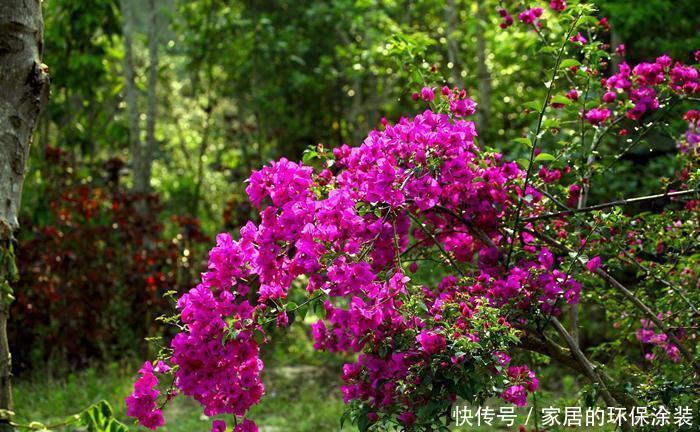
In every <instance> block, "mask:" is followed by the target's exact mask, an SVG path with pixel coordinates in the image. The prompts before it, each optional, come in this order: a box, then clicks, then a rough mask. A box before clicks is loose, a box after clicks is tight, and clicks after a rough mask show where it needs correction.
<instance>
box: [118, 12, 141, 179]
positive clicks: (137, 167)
mask: <svg viewBox="0 0 700 432" xmlns="http://www.w3.org/2000/svg"><path fill="white" fill-rule="evenodd" d="M121 10H122V33H123V37H124V81H125V82H124V93H125V96H126V112H127V115H128V119H129V147H130V149H131V171H132V175H133V179H134V191H135V192H145V185H144V184H143V175H142V174H141V173H142V172H143V166H144V164H143V156H144V155H143V153H144V152H143V151H142V149H141V126H140V122H139V105H138V90H137V88H136V78H135V73H134V52H133V44H134V41H133V28H132V19H133V18H132V14H131V0H121Z"/></svg>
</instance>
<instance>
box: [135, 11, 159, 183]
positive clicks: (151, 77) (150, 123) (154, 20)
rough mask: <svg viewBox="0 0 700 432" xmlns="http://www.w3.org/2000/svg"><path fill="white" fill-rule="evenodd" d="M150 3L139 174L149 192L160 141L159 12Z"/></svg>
mask: <svg viewBox="0 0 700 432" xmlns="http://www.w3.org/2000/svg"><path fill="white" fill-rule="evenodd" d="M148 5H149V8H150V13H151V26H150V27H149V31H148V59H149V66H148V108H147V110H148V112H147V120H146V148H145V149H144V155H143V166H142V167H141V172H140V173H139V175H140V176H141V177H142V178H141V179H140V180H139V185H141V186H142V187H143V188H144V189H143V191H142V192H145V193H148V192H150V190H151V171H152V170H153V157H154V154H155V151H156V149H157V148H158V143H157V142H156V136H155V129H156V116H157V115H158V109H157V107H158V100H157V93H156V90H157V89H158V35H159V30H160V29H159V13H158V5H157V1H156V0H149V1H148Z"/></svg>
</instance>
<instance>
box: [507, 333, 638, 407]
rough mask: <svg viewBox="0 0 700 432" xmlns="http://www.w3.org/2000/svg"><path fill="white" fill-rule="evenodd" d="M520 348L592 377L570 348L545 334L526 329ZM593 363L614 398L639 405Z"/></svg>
mask: <svg viewBox="0 0 700 432" xmlns="http://www.w3.org/2000/svg"><path fill="white" fill-rule="evenodd" d="M520 348H522V349H525V350H528V351H532V352H535V353H538V354H542V355H545V356H547V357H549V358H551V359H553V360H556V361H558V362H559V363H561V364H563V365H564V366H567V367H568V368H570V369H571V370H573V371H576V372H578V373H580V374H581V375H584V376H586V378H588V379H590V377H589V376H588V375H587V374H586V371H585V369H584V368H583V366H581V363H579V362H578V361H577V360H576V359H575V358H574V357H573V355H572V354H571V351H570V350H568V349H566V348H564V347H563V346H561V345H559V344H557V343H556V342H554V341H552V340H551V339H549V338H547V337H546V336H544V335H542V337H538V336H536V335H534V334H533V332H531V331H527V330H525V331H524V332H523V336H522V337H521V338H520ZM591 364H592V365H593V367H594V369H596V370H597V371H598V374H599V377H600V379H601V380H602V381H604V383H605V385H606V386H607V388H608V390H609V391H610V394H611V395H612V396H613V398H615V400H617V401H618V402H619V403H620V404H621V405H624V406H626V407H633V406H637V405H638V404H637V401H636V400H635V399H634V398H633V397H632V396H630V395H629V394H627V393H626V392H624V391H622V390H620V389H618V388H617V386H616V383H615V382H614V380H613V379H612V378H611V377H610V376H609V375H608V374H606V373H605V372H604V371H603V370H601V369H599V365H597V364H595V363H593V362H591Z"/></svg>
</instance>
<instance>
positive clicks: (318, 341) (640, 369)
mask: <svg viewBox="0 0 700 432" xmlns="http://www.w3.org/2000/svg"><path fill="white" fill-rule="evenodd" d="M567 3H569V4H567ZM502 6H503V7H502V8H501V9H500V10H499V13H500V16H501V17H503V23H502V25H501V27H502V28H503V31H504V32H507V31H509V30H508V28H509V27H510V26H511V25H522V26H527V28H531V30H532V37H533V38H539V39H541V43H542V48H541V53H542V55H551V56H552V64H551V69H549V70H547V71H543V74H544V75H546V78H545V80H546V81H545V86H546V88H547V97H546V99H545V100H544V101H539V102H536V103H523V104H522V107H521V108H518V112H519V114H520V115H523V116H531V118H532V129H531V131H530V133H528V134H527V136H523V137H522V138H520V139H519V140H518V141H517V143H516V144H517V146H518V148H519V150H517V151H516V152H515V154H512V155H506V154H502V153H500V152H499V151H496V150H495V149H492V148H489V147H488V146H487V145H486V144H488V143H479V142H478V133H477V130H476V128H475V124H474V123H473V122H472V121H471V120H470V116H471V115H473V114H474V113H475V111H476V110H477V109H478V108H477V103H476V102H475V101H474V100H473V99H472V98H470V97H469V95H468V93H467V92H466V91H465V90H461V89H457V88H449V87H447V86H442V85H439V84H437V83H436V82H434V81H433V80H432V78H431V77H430V76H427V77H425V80H426V81H425V83H424V87H423V88H422V89H421V90H420V91H417V92H416V93H415V94H414V95H413V98H414V99H415V100H416V101H418V103H420V104H424V106H427V109H424V110H423V112H422V113H420V114H417V115H415V116H414V117H412V118H402V119H400V120H398V121H396V122H394V123H392V122H388V121H385V120H383V121H382V127H380V128H379V129H378V130H374V131H372V132H370V133H369V135H368V136H367V138H366V139H365V140H364V142H363V143H362V144H361V145H359V146H356V147H351V146H347V145H344V146H342V147H340V148H336V149H333V150H332V151H328V150H325V149H324V148H323V147H318V148H315V149H311V150H309V152H307V154H306V155H305V157H304V162H303V163H297V162H292V161H289V160H287V159H281V160H279V161H276V162H272V163H271V164H269V165H267V166H265V167H263V168H262V169H261V170H259V171H255V172H254V173H253V174H252V175H251V177H250V179H249V182H248V185H247V189H246V191H247V193H248V196H249V199H250V201H251V203H252V204H253V205H254V206H255V207H256V208H257V209H258V210H259V216H260V219H259V220H260V222H259V223H257V224H256V223H253V222H248V223H247V224H246V225H245V226H243V227H242V228H241V229H240V232H239V233H237V234H236V235H230V234H227V233H224V234H220V235H219V236H218V237H217V242H216V246H215V247H214V248H213V249H212V250H211V252H210V255H209V267H208V270H207V271H206V272H205V273H204V274H203V275H202V281H201V283H200V284H199V285H197V286H196V287H195V288H193V289H192V290H190V291H189V292H188V293H186V294H184V295H183V296H182V297H181V298H180V299H179V301H178V305H177V308H178V315H176V316H175V317H174V318H173V321H174V322H175V323H176V325H177V326H178V328H179V333H178V334H177V335H176V336H175V337H174V338H173V340H172V342H171V343H170V346H169V347H167V348H164V349H163V350H161V354H160V356H159V358H158V359H157V361H155V362H153V363H151V362H147V363H145V364H144V366H143V368H142V369H141V370H140V378H139V379H138V381H137V382H136V384H135V386H134V393H133V394H132V395H130V396H129V397H128V398H127V399H126V404H127V407H128V414H129V415H130V416H133V417H135V418H137V419H138V420H139V421H140V422H141V424H143V425H144V426H146V427H149V428H151V429H155V428H157V427H159V426H161V425H162V424H163V416H162V412H161V409H162V407H163V406H164V404H165V403H167V401H169V400H170V399H171V398H172V397H175V396H176V395H177V394H182V395H185V396H188V397H191V398H193V399H195V400H196V401H197V402H199V403H200V404H201V405H202V407H203V411H204V414H205V415H207V416H211V417H215V416H219V415H227V416H222V417H221V418H219V419H217V420H215V421H214V423H213V428H212V430H214V431H224V430H227V427H229V428H231V427H232V428H233V430H234V431H235V432H244V431H255V430H257V426H256V425H255V423H254V422H253V421H252V420H251V419H249V418H247V417H246V414H247V412H248V410H249V408H250V407H251V406H253V405H255V404H256V403H258V402H259V400H260V399H261V398H262V397H263V396H264V393H265V387H264V383H263V382H262V380H261V371H262V369H263V366H264V365H263V363H262V361H261V360H260V349H261V347H262V346H264V344H265V343H266V342H267V341H268V339H269V337H270V334H271V333H272V330H273V329H274V328H275V327H278V328H285V327H287V326H289V325H291V324H292V323H293V322H294V320H295V319H296V318H304V317H315V319H316V321H315V323H314V324H313V326H312V331H313V337H314V340H315V345H314V347H315V348H316V349H318V350H325V351H329V352H344V353H353V354H355V357H354V358H355V361H354V362H352V363H348V364H346V365H345V366H344V367H343V371H342V379H343V381H344V385H343V387H342V393H343V397H344V400H345V402H346V404H347V406H348V412H347V413H346V415H345V416H344V419H343V420H346V421H349V422H352V423H355V424H357V426H358V427H359V429H360V430H368V429H371V430H392V429H396V430H413V431H427V430H437V429H438V428H440V427H443V430H444V427H445V426H447V425H449V424H450V422H451V407H452V405H453V404H454V403H455V402H456V401H457V400H458V399H461V400H463V401H466V402H469V403H474V404H480V403H484V401H485V400H486V399H488V398H490V397H500V398H501V399H502V400H503V401H504V403H510V404H514V405H517V406H523V405H525V404H526V403H527V399H528V395H530V394H531V393H533V392H535V391H537V389H538V387H539V386H540V382H539V379H538V378H537V374H536V372H535V370H534V367H531V366H532V365H529V364H527V363H526V362H523V361H518V360H516V359H518V358H524V356H522V355H519V353H521V352H524V351H530V352H534V353H538V354H540V355H543V356H546V357H548V358H550V359H551V360H552V361H555V362H558V363H560V364H562V365H564V366H566V367H568V368H571V369H572V370H574V371H576V372H578V373H580V374H581V375H582V376H583V377H584V378H585V379H587V380H588V382H589V383H590V386H591V389H592V393H593V395H594V397H593V400H594V401H595V399H596V398H599V399H600V403H602V404H605V405H607V406H609V407H631V406H636V405H638V404H642V405H648V404H652V405H653V404H659V403H663V404H666V405H668V406H674V405H676V404H679V403H687V402H688V401H689V400H690V401H692V400H697V399H696V398H697V392H698V388H697V381H696V377H697V374H698V371H699V370H700V367H699V366H698V362H697V360H698V354H697V342H698V340H697V333H696V329H697V318H698V311H697V308H696V305H697V304H698V300H700V299H699V298H698V294H697V288H698V273H697V272H698V259H699V258H698V257H699V255H698V252H697V241H696V239H697V234H698V227H697V223H698V217H697V216H698V189H697V185H698V177H699V171H698V164H697V162H698V153H697V152H698V149H697V141H698V140H697V127H698V114H697V111H692V110H690V111H688V107H687V105H689V104H692V103H694V102H697V97H698V93H699V92H700V86H699V85H698V71H697V68H696V67H695V66H692V65H686V64H685V63H683V62H681V61H680V60H674V59H671V58H669V57H668V56H662V57H659V58H658V59H656V60H652V61H651V62H648V63H641V64H637V65H628V64H626V63H625V62H624V57H623V56H624V47H622V46H618V47H614V48H611V47H609V46H607V45H606V44H604V43H601V42H600V41H599V40H602V38H603V37H604V35H605V32H606V31H607V29H608V27H609V26H608V24H607V22H606V20H605V19H604V18H602V17H596V16H595V14H594V12H595V11H594V9H593V8H592V7H591V6H590V5H578V4H576V2H563V1H552V2H551V4H550V5H543V6H545V7H534V6H533V7H530V8H525V7H523V6H522V5H521V4H520V3H516V2H513V3H512V4H511V3H509V2H503V4H502ZM511 14H514V15H516V16H517V21H516V20H514V19H513V18H512V15H511ZM509 17H510V19H509ZM683 60H684V61H685V60H687V61H689V62H696V61H697V58H695V59H692V58H689V59H683ZM613 64H615V65H616V66H614V67H613V66H612V65H613ZM674 116H677V117H674ZM674 118H677V119H678V120H679V121H680V123H682V124H684V125H685V128H684V129H683V130H680V131H678V133H677V136H678V148H679V152H678V154H677V156H676V157H675V159H673V161H671V162H670V163H671V165H672V167H671V168H672V169H673V170H674V173H675V174H674V177H673V178H667V179H659V181H658V188H659V193H658V194H657V195H654V196H646V197H625V198H626V199H620V200H617V201H614V202H605V203H596V202H588V201H589V197H593V196H596V195H595V192H596V190H597V189H605V188H606V187H607V186H606V180H605V179H606V178H609V176H614V175H615V169H616V163H617V162H618V161H619V160H621V159H624V157H625V155H626V154H627V153H629V152H630V151H632V150H633V149H635V148H636V147H638V146H643V145H644V144H645V142H646V141H645V137H646V136H647V135H648V133H649V131H650V130H652V129H653V128H655V127H656V126H657V125H662V126H666V123H667V122H669V121H671V120H673V119H674ZM682 118H685V120H682ZM641 175H643V173H642V174H641ZM608 193H609V194H611V195H615V192H614V191H608ZM621 198H622V197H621ZM630 198H631V199H630ZM648 208H649V209H652V211H645V210H646V209H648ZM295 290H296V291H302V292H305V296H306V297H305V298H306V299H305V300H303V301H301V302H293V301H291V300H289V299H290V298H291V297H294V298H298V297H297V296H296V294H295V295H294V296H292V295H291V294H292V291H295ZM590 310H594V311H596V313H601V311H602V313H603V314H604V316H605V321H606V322H608V323H609V327H610V331H609V332H606V335H613V336H612V337H608V336H606V340H605V342H604V343H601V344H599V345H598V346H596V347H595V348H591V349H584V348H582V345H581V344H580V341H579V329H580V321H579V317H583V316H585V314H586V313H587V312H588V311H590ZM630 343H633V344H634V346H635V347H637V348H632V349H629V348H628V346H629V345H630ZM602 351H604V352H605V353H606V356H607V359H608V360H607V361H606V362H605V363H606V364H605V365H604V364H602V362H601V361H600V360H598V359H600V358H601V356H600V355H599V354H600V352H602ZM227 421H228V426H227V423H226V422H227ZM623 427H625V428H626V427H628V426H623Z"/></svg>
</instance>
